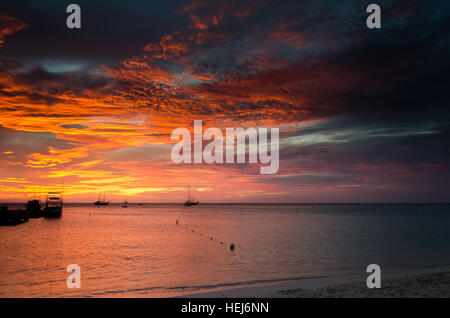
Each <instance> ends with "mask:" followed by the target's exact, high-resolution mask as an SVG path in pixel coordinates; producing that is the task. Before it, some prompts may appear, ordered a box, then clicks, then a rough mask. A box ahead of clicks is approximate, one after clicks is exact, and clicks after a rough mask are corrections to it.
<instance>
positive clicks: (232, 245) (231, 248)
mask: <svg viewBox="0 0 450 318" xmlns="http://www.w3.org/2000/svg"><path fill="white" fill-rule="evenodd" d="M230 250H232V251H234V243H231V244H230Z"/></svg>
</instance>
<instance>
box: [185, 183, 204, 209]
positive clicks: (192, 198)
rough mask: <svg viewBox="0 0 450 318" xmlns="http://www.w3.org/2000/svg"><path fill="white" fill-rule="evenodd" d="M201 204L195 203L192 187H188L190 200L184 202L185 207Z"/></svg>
mask: <svg viewBox="0 0 450 318" xmlns="http://www.w3.org/2000/svg"><path fill="white" fill-rule="evenodd" d="M199 203H200V202H198V201H195V198H194V195H193V194H192V195H191V191H190V187H189V186H188V199H187V200H186V201H185V202H184V206H192V205H197V204H199Z"/></svg>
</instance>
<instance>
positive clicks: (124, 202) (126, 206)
mask: <svg viewBox="0 0 450 318" xmlns="http://www.w3.org/2000/svg"><path fill="white" fill-rule="evenodd" d="M122 208H128V201H127V200H125V201H123V203H122Z"/></svg>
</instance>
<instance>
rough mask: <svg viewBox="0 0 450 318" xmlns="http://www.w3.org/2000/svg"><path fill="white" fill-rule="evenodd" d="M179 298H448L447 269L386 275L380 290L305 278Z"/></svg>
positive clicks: (351, 280) (347, 280)
mask: <svg viewBox="0 0 450 318" xmlns="http://www.w3.org/2000/svg"><path fill="white" fill-rule="evenodd" d="M182 297H188V298H197V297H207V298H246V297H249V298H448V297H450V268H447V267H444V268H443V267H440V268H432V269H422V270H409V271H403V272H395V273H389V274H386V275H385V278H384V279H382V284H381V288H380V289H369V288H367V287H366V282H365V276H364V275H354V274H353V275H341V276H329V277H317V278H305V279H302V280H292V281H286V282H283V283H274V284H267V285H259V286H249V287H242V288H234V289H226V290H221V291H214V292H207V293H198V294H192V295H187V296H182Z"/></svg>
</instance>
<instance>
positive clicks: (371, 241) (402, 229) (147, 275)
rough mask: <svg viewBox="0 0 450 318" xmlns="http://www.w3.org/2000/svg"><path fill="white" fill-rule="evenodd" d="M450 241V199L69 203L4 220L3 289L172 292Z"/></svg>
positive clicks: (335, 267)
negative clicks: (57, 210)
mask: <svg viewBox="0 0 450 318" xmlns="http://www.w3.org/2000/svg"><path fill="white" fill-rule="evenodd" d="M177 219H179V223H178V225H177V224H176V220H177ZM231 243H234V244H235V247H236V248H235V250H234V251H231V250H230V244H231ZM449 244H450V205H413V204H404V205H387V204H386V205H376V204H373V205H371V204H364V205H356V204H355V205H342V204H339V205H336V204H326V205H325V204H273V205H267V204H264V205H263V204H261V205H257V204H245V205H238V204H230V205H223V204H201V205H198V206H195V207H183V206H182V205H179V204H178V205H177V204H144V205H143V206H138V205H135V204H130V206H129V208H121V207H120V205H109V206H103V207H98V206H94V205H83V204H78V205H77V204H66V205H65V207H64V212H63V217H62V218H61V219H45V218H40V219H30V221H29V222H28V223H25V224H21V225H18V226H2V227H0V296H2V297H35V296H39V297H59V296H68V297H78V296H91V297H162V296H164V297H166V296H176V295H183V294H190V293H196V292H203V291H209V290H214V289H220V288H228V287H235V286H236V287H237V286H245V285H251V284H260V283H265V282H276V281H284V280H290V279H299V278H304V277H315V276H328V275H340V274H344V273H352V272H365V268H366V267H367V265H368V264H372V263H376V264H379V265H380V266H381V268H382V270H394V269H399V270H402V269H420V268H430V267H435V266H436V267H437V266H447V265H450V253H449ZM69 264H78V265H79V266H80V267H81V285H82V286H81V288H80V289H68V288H67V286H66V278H67V277H68V275H69V274H67V273H66V272H65V270H66V267H67V266H68V265H69Z"/></svg>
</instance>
